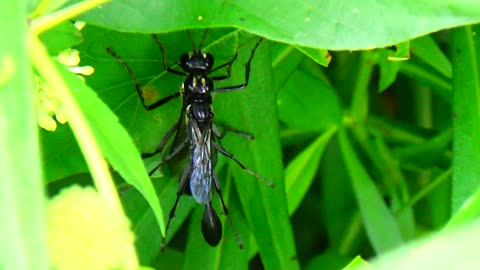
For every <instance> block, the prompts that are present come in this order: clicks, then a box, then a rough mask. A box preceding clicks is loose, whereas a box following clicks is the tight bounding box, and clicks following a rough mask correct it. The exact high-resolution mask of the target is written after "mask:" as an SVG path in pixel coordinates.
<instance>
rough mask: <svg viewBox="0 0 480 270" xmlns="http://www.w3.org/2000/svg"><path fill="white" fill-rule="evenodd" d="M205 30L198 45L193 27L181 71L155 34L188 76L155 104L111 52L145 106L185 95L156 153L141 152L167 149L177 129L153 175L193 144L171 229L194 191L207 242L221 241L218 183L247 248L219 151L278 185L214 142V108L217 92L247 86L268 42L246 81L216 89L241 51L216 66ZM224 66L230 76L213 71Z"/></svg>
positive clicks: (181, 72)
mask: <svg viewBox="0 0 480 270" xmlns="http://www.w3.org/2000/svg"><path fill="white" fill-rule="evenodd" d="M206 33H207V31H204V34H203V37H202V39H201V42H200V45H199V47H198V48H196V47H195V45H193V44H194V43H193V38H192V37H191V34H190V32H188V34H189V36H190V38H191V40H192V47H193V52H191V53H184V54H182V55H181V56H180V61H179V63H178V65H179V66H180V67H181V68H182V70H176V69H173V68H170V67H168V65H167V58H166V55H165V50H164V48H163V45H162V43H161V42H160V40H159V38H158V37H157V36H156V35H153V38H154V40H155V41H156V43H157V44H158V46H159V48H160V51H161V53H162V56H163V67H164V69H165V70H166V71H167V72H169V73H172V74H176V75H182V76H185V80H184V81H183V84H182V87H181V93H178V92H177V93H174V94H171V95H169V96H167V97H165V98H163V99H160V100H158V101H157V102H155V103H153V104H151V105H146V104H145V100H144V98H143V93H142V86H141V85H140V84H139V82H138V80H137V78H136V77H135V75H134V73H133V72H132V70H131V69H130V68H129V66H128V65H127V64H126V63H125V61H123V60H122V59H121V58H120V56H119V55H118V54H116V53H115V52H114V51H113V50H112V49H111V48H107V52H108V53H109V54H111V55H112V56H113V57H115V58H116V59H117V60H118V61H119V62H120V63H121V64H122V65H123V66H124V67H125V69H126V70H127V71H128V73H129V75H130V77H131V78H132V79H133V81H134V82H135V87H136V89H137V93H138V96H139V97H140V100H141V101H142V104H143V106H144V107H145V109H146V110H153V109H155V108H157V107H159V106H161V105H163V104H165V103H166V102H168V101H170V100H171V99H173V98H175V97H178V96H180V94H181V95H182V111H181V115H180V118H179V120H178V121H177V122H176V123H175V124H174V125H173V126H172V127H171V128H170V129H169V130H168V132H167V133H166V135H165V136H164V137H163V139H162V140H161V142H160V144H159V146H158V147H157V148H156V150H155V151H154V152H153V153H149V154H144V155H142V157H144V158H147V157H151V156H154V155H156V154H158V153H161V152H163V150H164V148H165V146H166V144H167V142H168V141H169V140H170V138H171V136H172V135H173V134H174V133H175V134H176V136H175V137H176V138H175V139H174V145H173V147H172V149H171V151H170V153H169V154H168V155H166V156H164V157H163V159H162V161H161V162H160V163H159V164H158V165H157V166H156V167H155V168H154V169H153V170H151V171H150V173H149V175H152V174H153V173H154V172H155V171H156V170H157V169H158V168H160V167H161V166H162V165H163V164H164V163H165V162H167V161H168V160H170V159H172V158H173V157H175V156H177V155H178V154H179V153H180V152H182V150H184V149H185V148H186V147H188V149H189V154H190V156H189V162H188V164H187V165H186V168H185V169H184V170H183V173H182V175H181V177H180V182H179V185H178V190H177V197H176V200H175V203H174V205H173V207H172V209H171V211H170V215H169V219H168V222H167V227H166V231H167V232H168V228H169V226H170V222H171V220H172V218H173V217H174V215H175V211H176V208H177V206H178V202H179V200H180V196H181V195H182V194H183V193H186V192H187V193H188V192H189V193H191V195H192V196H193V198H194V199H195V201H196V202H197V203H199V204H202V205H204V206H205V211H204V215H203V219H202V234H203V237H204V239H205V241H206V242H207V243H208V244H209V245H211V246H216V245H217V244H218V243H219V242H220V240H221V237H222V225H221V222H220V219H219V218H218V215H217V214H216V212H215V209H214V208H213V206H212V203H211V197H212V184H213V188H214V189H215V191H216V192H217V194H218V195H219V198H220V203H221V206H222V210H223V212H224V213H225V216H226V217H227V220H228V222H229V224H230V226H231V227H232V230H233V231H234V233H235V236H236V238H237V241H238V244H239V246H240V247H241V248H242V247H243V243H242V241H241V239H240V236H239V234H238V232H237V231H236V230H235V228H234V227H233V224H232V222H231V220H230V217H229V215H228V210H227V207H226V205H225V202H224V200H223V197H222V193H221V188H220V182H219V180H218V178H217V176H216V175H215V172H214V169H215V156H214V155H216V151H218V152H220V153H221V154H223V155H225V156H226V157H228V158H229V159H231V160H233V161H235V162H236V163H237V164H238V165H239V166H240V167H241V168H242V169H243V170H244V171H246V172H248V173H249V174H251V175H253V176H255V177H257V178H258V179H260V180H262V181H264V182H265V183H267V184H268V185H269V186H271V187H273V184H272V183H271V182H270V181H268V180H267V179H265V178H263V177H262V176H260V175H258V174H256V173H254V172H253V171H251V170H250V169H248V168H247V167H246V166H245V165H244V164H243V163H241V162H240V161H239V160H238V159H237V158H235V156H233V155H232V154H231V153H230V152H228V151H227V150H226V149H225V148H223V147H222V146H221V145H219V144H218V143H217V142H215V138H221V137H222V136H223V135H224V134H221V133H220V132H219V131H218V129H217V128H216V126H215V125H214V124H213V116H214V113H213V111H212V93H214V92H230V91H234V90H241V89H244V88H246V87H247V85H248V81H249V77H250V65H251V62H252V60H253V56H254V54H255V51H256V49H257V48H258V46H259V45H260V43H261V42H262V41H263V39H260V40H259V41H258V42H257V43H256V44H255V46H254V47H253V49H252V51H251V52H250V57H249V58H248V61H247V63H246V64H245V82H244V83H242V84H238V85H234V86H228V87H221V88H215V87H214V83H213V82H214V81H220V80H226V79H228V78H230V70H231V67H232V65H233V63H234V62H235V60H236V58H237V56H238V54H237V53H235V54H234V56H233V58H232V59H231V60H230V61H228V62H226V63H224V64H221V65H219V66H217V67H214V57H213V55H212V54H210V53H205V52H203V51H202V50H201V48H202V45H203V42H204V40H205V36H206ZM221 68H225V69H226V72H227V74H226V75H222V76H209V75H210V74H211V73H213V72H215V71H217V70H219V69H221ZM184 129H185V131H184V133H186V134H185V135H186V136H185V139H178V138H179V137H180V136H179V134H180V131H182V130H184ZM226 131H233V132H235V133H237V134H240V135H243V136H246V137H248V138H250V139H252V138H253V136H251V135H249V134H245V133H242V132H240V131H237V130H235V129H232V128H227V129H226ZM164 242H165V238H164V239H163V242H162V247H163V246H164V244H165V243H164Z"/></svg>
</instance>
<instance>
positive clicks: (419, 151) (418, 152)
mask: <svg viewBox="0 0 480 270" xmlns="http://www.w3.org/2000/svg"><path fill="white" fill-rule="evenodd" d="M452 135H453V133H452V130H450V129H448V130H446V131H444V132H442V133H440V134H438V135H437V136H435V137H433V138H431V139H430V140H428V141H426V142H423V143H420V144H413V145H408V146H404V147H398V148H396V149H394V150H393V154H394V155H395V157H396V158H397V159H398V160H399V161H400V162H402V163H404V164H405V165H406V166H407V167H410V166H415V167H420V168H430V167H433V166H435V165H436V163H437V162H438V161H440V160H441V159H442V158H443V157H444V156H445V154H446V152H447V151H448V150H449V147H450V144H451V141H452Z"/></svg>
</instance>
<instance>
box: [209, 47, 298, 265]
mask: <svg viewBox="0 0 480 270" xmlns="http://www.w3.org/2000/svg"><path fill="white" fill-rule="evenodd" d="M252 45H253V44H251V45H250V47H249V48H245V49H244V50H243V53H242V51H240V54H241V55H242V57H239V59H238V62H239V63H245V61H246V56H248V54H247V53H245V52H249V51H250V50H251V46H252ZM269 45H270V44H269V43H264V44H262V45H261V46H260V47H259V48H258V52H257V54H256V55H255V58H254V60H253V62H252V73H251V75H250V83H249V85H248V87H247V89H245V90H243V91H236V92H232V93H228V94H227V93H223V94H222V93H219V94H218V95H217V96H216V98H215V100H214V108H215V111H216V117H217V119H218V121H219V122H220V123H228V124H229V125H230V126H233V127H235V128H237V129H239V130H242V131H246V132H249V133H251V134H253V135H254V136H255V140H254V141H247V140H245V138H243V137H240V136H233V135H230V136H227V137H225V138H224V139H223V140H222V144H223V145H224V146H225V148H226V149H227V150H228V151H229V152H231V153H232V154H234V155H235V156H236V157H237V158H238V159H239V160H241V161H242V162H243V163H244V164H245V165H246V166H247V167H249V168H250V169H251V170H253V171H255V172H257V173H259V174H261V175H262V176H264V177H266V178H267V179H270V180H271V181H272V182H273V183H274V184H275V185H276V186H275V188H274V189H271V188H269V187H268V186H267V185H266V184H265V183H263V182H262V181H261V180H258V179H255V178H254V177H252V176H250V175H248V174H247V173H246V172H245V171H243V170H241V169H240V168H239V166H237V164H233V163H234V162H233V161H231V160H226V162H227V164H231V165H229V166H231V168H232V169H233V175H234V179H235V186H236V188H237V190H238V194H239V197H240V201H241V203H242V206H243V209H244V212H245V217H246V220H247V224H248V225H249V227H250V229H251V231H252V233H253V235H254V236H255V241H256V244H257V247H258V250H259V252H260V256H261V258H262V262H263V264H264V266H265V268H267V269H297V268H298V262H297V261H296V260H293V259H292V257H293V256H295V247H294V242H293V235H292V229H291V225H290V222H289V215H288V210H287V202H286V196H285V189H284V186H283V181H282V179H283V173H282V172H283V169H282V160H281V153H280V143H279V132H278V124H277V123H278V119H277V118H276V99H275V92H274V91H273V89H272V88H271V85H272V81H271V79H270V78H271V69H269V68H267V67H268V66H271V60H270V59H271V58H270V55H269V54H268V49H269ZM232 71H234V73H232V80H233V81H243V80H244V79H243V77H244V74H243V70H242V69H241V68H240V69H238V68H237V69H235V66H234V67H233V69H232ZM226 119H228V122H227V121H226ZM232 166H233V167H232Z"/></svg>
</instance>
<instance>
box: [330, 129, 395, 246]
mask: <svg viewBox="0 0 480 270" xmlns="http://www.w3.org/2000/svg"><path fill="white" fill-rule="evenodd" d="M339 139H340V146H341V149H342V153H343V158H344V162H345V165H346V167H347V171H348V173H349V175H350V179H351V181H352V186H353V191H354V193H355V196H356V198H357V203H358V206H359V208H360V212H361V214H362V218H363V222H364V225H365V229H366V231H367V235H368V237H369V239H370V242H371V244H372V246H373V248H374V249H375V251H376V252H377V254H379V253H382V252H385V251H387V250H389V249H392V248H394V247H397V246H399V245H401V244H402V242H403V240H402V236H401V233H400V231H399V228H398V225H397V223H396V221H395V219H394V218H393V215H392V213H391V212H390V211H389V209H388V207H387V206H386V204H385V202H384V201H383V198H382V196H381V194H380V192H379V191H378V190H377V188H376V187H375V184H374V183H373V181H372V179H371V178H370V176H369V175H368V173H367V171H366V170H365V168H364V167H363V166H362V164H361V163H360V161H359V160H358V158H357V156H356V154H355V152H354V151H353V148H352V146H351V144H350V142H349V139H348V137H347V134H346V132H345V130H340V131H339Z"/></svg>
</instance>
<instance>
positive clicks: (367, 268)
mask: <svg viewBox="0 0 480 270" xmlns="http://www.w3.org/2000/svg"><path fill="white" fill-rule="evenodd" d="M355 269H364V270H374V269H376V268H374V267H372V266H371V265H370V264H369V263H368V262H367V261H365V260H364V259H363V258H362V257H360V256H357V257H355V259H353V260H352V261H351V262H350V263H349V264H348V265H347V266H346V267H345V268H343V270H355Z"/></svg>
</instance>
